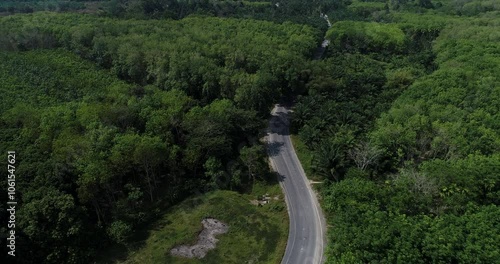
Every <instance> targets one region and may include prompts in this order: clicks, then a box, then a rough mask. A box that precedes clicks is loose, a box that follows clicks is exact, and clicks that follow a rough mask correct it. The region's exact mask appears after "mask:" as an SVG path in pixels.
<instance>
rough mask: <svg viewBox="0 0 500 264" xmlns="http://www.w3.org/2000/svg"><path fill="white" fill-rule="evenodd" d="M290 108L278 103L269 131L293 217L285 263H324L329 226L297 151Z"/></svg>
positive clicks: (275, 166)
mask: <svg viewBox="0 0 500 264" xmlns="http://www.w3.org/2000/svg"><path fill="white" fill-rule="evenodd" d="M288 113H289V110H288V109H286V108H285V107H283V106H280V105H276V106H275V107H274V109H273V111H272V112H271V114H272V118H271V120H270V121H269V131H268V134H267V138H266V140H267V146H268V153H269V159H270V161H271V165H272V167H273V169H274V170H275V171H276V172H278V174H279V178H280V185H281V187H282V188H283V191H284V193H285V197H286V203H287V207H288V214H289V217H290V230H289V234H288V243H287V246H286V251H285V254H284V255H283V260H282V261H281V263H282V264H295V263H296V264H318V263H323V262H324V258H323V250H324V246H325V245H326V239H325V233H326V225H325V219H324V216H323V213H322V211H321V208H320V206H319V204H318V200H317V198H316V195H315V193H314V192H313V190H312V189H311V186H310V184H309V181H308V180H307V178H306V176H305V173H304V169H303V168H302V165H301V164H300V162H299V159H298V158H297V154H295V150H294V148H293V145H292V141H291V139H290V135H289V132H288V131H289V130H288V126H289V114H288Z"/></svg>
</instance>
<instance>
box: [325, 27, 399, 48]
mask: <svg viewBox="0 0 500 264" xmlns="http://www.w3.org/2000/svg"><path fill="white" fill-rule="evenodd" d="M326 37H327V39H329V40H330V41H331V43H332V44H331V45H332V47H333V48H335V49H339V50H346V51H361V52H380V51H384V50H386V51H393V52H398V51H402V49H403V47H404V44H405V34H404V33H403V31H402V30H401V29H400V28H399V27H398V26H397V25H394V24H382V23H376V22H358V21H339V22H337V23H334V24H333V25H332V27H331V29H330V30H328V32H327V34H326Z"/></svg>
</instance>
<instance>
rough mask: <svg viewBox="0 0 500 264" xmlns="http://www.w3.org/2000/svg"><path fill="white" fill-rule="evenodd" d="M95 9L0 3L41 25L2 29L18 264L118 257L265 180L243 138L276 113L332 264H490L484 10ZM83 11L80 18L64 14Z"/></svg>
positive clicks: (491, 169) (420, 4) (488, 59)
mask: <svg viewBox="0 0 500 264" xmlns="http://www.w3.org/2000/svg"><path fill="white" fill-rule="evenodd" d="M83 2H85V3H83ZM61 6H62V7H65V6H66V7H68V8H67V9H65V8H61ZM91 7H92V8H90V9H89V3H87V1H20V2H19V1H6V2H2V3H1V4H0V12H6V13H8V14H14V13H19V12H20V13H31V12H34V11H39V10H48V11H57V12H54V13H53V12H35V13H33V14H22V15H21V14H17V15H9V16H5V17H2V18H0V80H1V81H2V83H1V85H0V94H1V95H0V151H1V152H2V153H6V152H7V151H8V150H12V149H15V150H16V151H17V152H18V153H19V157H18V166H17V174H19V175H22V177H19V179H18V180H17V184H18V190H19V191H18V192H19V196H20V198H19V199H20V209H19V211H18V215H19V222H18V229H17V230H19V240H18V243H19V246H20V247H21V248H24V249H25V248H29V251H25V252H23V256H22V258H19V259H18V260H20V262H22V263H33V262H38V263H41V262H43V263H88V262H89V261H92V260H94V259H95V258H96V256H97V251H98V249H99V247H101V244H95V243H91V241H103V243H102V247H103V248H108V247H109V246H110V245H113V244H127V242H128V241H130V239H131V234H132V233H133V231H134V230H135V229H136V227H137V226H140V225H143V224H144V223H147V222H148V221H151V220H152V219H156V218H158V217H159V212H160V211H161V210H163V209H165V208H170V207H171V206H172V205H174V204H176V203H178V202H180V201H182V200H184V199H185V198H186V197H187V196H189V195H191V194H195V193H205V192H210V191H212V190H215V189H225V190H234V191H240V192H245V191H247V190H248V189H251V187H252V186H253V184H254V183H255V182H256V181H262V180H267V179H269V177H271V176H270V174H269V168H268V166H267V164H266V153H265V151H264V146H263V145H262V144H261V143H260V142H259V137H260V136H261V135H262V133H261V132H262V129H263V128H264V126H265V123H266V122H265V119H266V118H267V117H268V113H269V110H270V107H271V106H272V105H273V104H274V103H276V102H278V101H279V100H280V98H281V97H287V98H288V99H290V100H291V101H293V103H294V104H293V110H294V111H293V117H292V124H291V125H292V127H291V130H292V132H293V133H294V134H297V139H298V140H299V141H300V142H301V143H302V144H304V145H305V146H306V147H305V149H304V151H307V152H308V153H309V154H310V160H308V161H307V162H305V161H304V160H302V163H303V165H304V166H305V169H306V171H308V172H310V173H311V174H313V175H310V176H314V177H317V178H320V179H322V181H323V184H321V187H320V188H319V192H320V196H321V197H322V201H321V204H322V207H323V209H324V211H325V213H326V216H327V221H328V223H329V231H328V232H329V233H328V246H327V247H328V250H327V262H328V263H400V262H404V263H498V260H499V259H500V249H499V246H498V245H500V231H499V230H500V209H499V208H498V206H499V203H500V179H499V178H500V156H499V153H500V114H499V113H500V111H499V110H500V109H499V107H500V105H499V103H498V102H500V98H499V97H500V57H499V54H500V35H499V34H498V32H500V28H499V25H500V19H499V17H500V13H499V12H500V6H499V4H498V3H497V1H491V0H485V1H483V0H463V1H456V0H440V1H430V0H387V1H384V0H380V1H357V0H353V1H344V0H328V1H326V0H325V1H302V0H293V1H285V2H280V1H204V0H200V1H156V0H112V1H100V2H97V1H93V2H92V3H91ZM2 8H3V9H2ZM81 8H86V10H87V11H85V12H89V13H92V14H77V13H63V12H64V11H67V10H73V11H75V10H80V11H78V12H83V11H82V10H81ZM89 10H90V11H89ZM320 14H327V15H328V17H329V18H330V19H331V22H332V27H331V28H329V29H328V28H327V23H326V22H325V21H324V19H323V18H322V17H320ZM323 38H325V39H326V40H329V41H330V45H329V46H328V47H327V48H326V51H325V53H324V56H323V57H322V58H320V59H319V60H313V59H312V58H313V54H314V51H315V49H316V47H317V46H318V45H319V44H320V43H321V41H322V39H323ZM5 173H6V172H5V171H1V172H0V175H2V177H3V176H5V178H6V177H7V176H6V175H5ZM2 188H5V186H4V185H2ZM216 196H217V195H216ZM1 199H2V200H1V201H2V203H0V209H2V210H1V211H2V212H5V209H6V208H5V204H6V199H7V198H6V197H3V198H1ZM1 216H2V218H4V217H5V214H4V213H2V215H1ZM1 228H2V229H1V230H2V232H4V231H5V227H4V226H2V227H1Z"/></svg>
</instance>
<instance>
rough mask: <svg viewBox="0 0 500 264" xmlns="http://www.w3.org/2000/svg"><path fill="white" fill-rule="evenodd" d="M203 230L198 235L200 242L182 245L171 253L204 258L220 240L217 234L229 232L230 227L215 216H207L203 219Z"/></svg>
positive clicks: (179, 255)
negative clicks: (216, 236)
mask: <svg viewBox="0 0 500 264" xmlns="http://www.w3.org/2000/svg"><path fill="white" fill-rule="evenodd" d="M201 223H202V224H203V230H202V231H201V232H200V234H199V235H198V242H196V244H194V245H192V246H186V245H180V246H177V247H174V248H172V249H171V250H170V254H172V255H174V256H178V257H185V258H199V259H201V258H203V257H205V256H206V255H207V252H208V251H209V250H211V249H214V248H215V244H216V243H217V241H219V240H218V239H217V238H215V235H220V234H224V233H227V231H228V229H229V227H228V226H227V225H226V224H224V223H222V222H221V221H219V220H217V219H214V218H205V219H203V220H202V221H201Z"/></svg>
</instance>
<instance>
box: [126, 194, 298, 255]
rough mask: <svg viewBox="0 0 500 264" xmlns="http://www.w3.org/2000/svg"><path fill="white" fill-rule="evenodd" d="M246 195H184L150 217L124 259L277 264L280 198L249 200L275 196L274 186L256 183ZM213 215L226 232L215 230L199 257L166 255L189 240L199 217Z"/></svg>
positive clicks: (284, 229)
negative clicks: (148, 225)
mask: <svg viewBox="0 0 500 264" xmlns="http://www.w3.org/2000/svg"><path fill="white" fill-rule="evenodd" d="M255 187H256V188H254V191H253V192H252V193H251V194H246V195H241V194H238V193H235V192H230V191H215V192H211V193H208V194H205V195H202V196H196V197H192V198H189V199H187V200H185V201H184V202H182V203H181V204H179V205H177V206H175V207H173V208H172V209H171V210H169V211H168V212H167V213H165V214H164V215H162V217H161V218H160V219H159V220H158V221H156V222H155V223H154V224H153V225H154V227H153V228H151V230H152V231H150V233H149V235H148V237H147V239H146V240H145V241H144V243H143V244H141V245H142V246H140V247H138V248H133V250H132V251H131V252H130V253H129V255H128V257H127V258H126V260H125V261H124V263H157V262H163V261H166V262H168V263H226V262H227V263H229V262H230V263H233V262H234V263H236V262H239V261H240V260H242V259H246V260H253V261H256V262H258V263H277V262H279V261H280V259H281V256H282V254H283V250H284V245H285V243H286V236H287V234H288V225H287V223H288V221H287V214H286V210H275V209H273V208H277V207H280V206H281V207H282V208H283V206H285V205H284V201H283V200H282V199H280V200H273V201H271V204H268V205H265V206H262V207H260V206H256V205H252V204H250V200H251V199H255V197H256V196H259V195H264V194H266V193H267V194H269V195H272V196H275V195H281V190H280V188H279V186H278V185H277V184H276V185H273V186H265V185H260V184H258V185H257V186H255ZM207 217H213V218H216V219H218V220H220V221H223V222H224V223H226V224H228V226H229V231H228V233H226V234H221V235H217V239H218V240H219V241H218V242H217V247H216V248H215V249H213V250H210V251H208V254H207V256H206V257H205V258H203V259H196V258H194V259H188V258H180V257H174V256H171V255H170V253H169V251H170V249H172V248H173V247H175V246H178V245H183V244H185V245H192V244H194V243H195V242H196V241H197V235H198V234H199V232H200V231H201V228H202V225H201V221H202V220H203V219H204V218H207Z"/></svg>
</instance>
